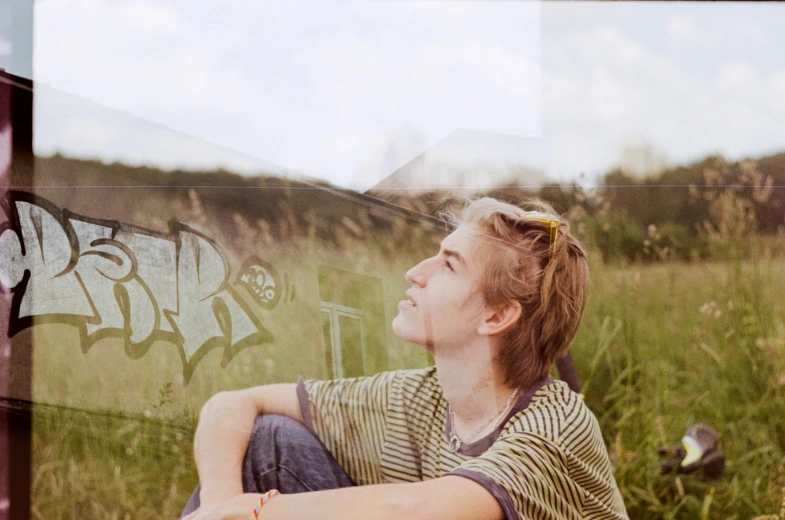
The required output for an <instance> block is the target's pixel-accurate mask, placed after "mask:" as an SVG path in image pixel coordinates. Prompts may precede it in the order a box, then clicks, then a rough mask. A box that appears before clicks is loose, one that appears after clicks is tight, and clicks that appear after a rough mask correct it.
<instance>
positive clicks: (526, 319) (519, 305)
mask: <svg viewBox="0 0 785 520" xmlns="http://www.w3.org/2000/svg"><path fill="white" fill-rule="evenodd" d="M535 206H536V210H535V211H525V210H523V209H521V208H519V207H517V206H513V205H510V204H506V203H502V202H499V201H497V200H494V199H490V198H482V199H478V200H475V201H472V202H470V203H468V204H467V205H466V207H465V208H464V209H463V211H462V212H461V213H460V214H458V215H453V216H452V217H451V218H450V221H451V223H452V225H453V229H454V231H452V233H450V234H449V236H447V237H446V238H445V239H444V240H443V241H442V243H441V248H440V250H439V251H438V253H437V254H436V255H434V256H432V257H430V258H428V259H426V260H423V261H422V262H421V263H419V264H418V265H416V266H415V267H413V268H412V269H410V270H409V271H408V272H407V273H406V278H407V280H408V281H409V282H410V283H411V288H410V289H409V290H407V291H406V295H405V299H404V300H403V301H401V302H400V304H399V312H398V315H397V316H396V317H395V319H394V320H393V323H392V327H393V331H394V332H395V334H396V335H397V336H399V337H400V338H403V339H405V340H408V341H412V342H414V343H417V344H419V345H422V346H423V347H424V348H425V349H426V350H427V351H428V352H429V353H430V354H431V355H432V356H433V359H434V361H435V366H433V367H430V368H425V369H416V370H397V371H392V372H384V373H380V374H376V375H373V376H370V377H361V378H353V379H341V380H332V381H303V380H302V379H301V380H300V381H299V382H298V383H297V384H277V385H266V386H261V387H256V388H250V389H246V390H239V391H234V392H221V393H219V394H217V395H215V396H214V397H212V398H211V399H210V400H209V401H208V402H207V404H205V406H204V408H203V409H202V413H201V416H200V422H199V426H198V428H197V430H196V437H195V443H194V453H195V458H196V463H197V469H198V473H199V479H200V483H201V485H200V488H197V490H196V492H195V493H194V495H193V496H192V497H191V500H190V501H189V503H188V505H187V506H186V510H185V511H184V513H183V514H184V515H187V516H185V518H187V519H188V520H206V519H219V518H220V519H230V518H231V519H233V518H242V519H243V520H247V519H248V518H258V519H263V520H275V519H282V520H307V519H312V520H352V519H363V520H367V519H368V518H373V519H378V520H384V519H391V520H392V519H395V520H402V519H403V520H420V519H422V520H440V519H444V520H502V519H507V520H518V519H536V520H540V519H578V518H585V519H626V518H627V513H626V511H625V507H624V503H623V502H622V499H621V495H620V493H619V490H618V488H617V486H616V482H615V480H614V478H613V472H612V467H611V464H610V461H609V458H608V453H607V450H606V447H605V444H604V442H603V438H602V435H601V433H600V428H599V425H598V423H597V420H596V418H595V417H594V415H593V414H592V413H591V411H590V410H589V409H588V408H587V407H586V406H585V405H584V403H583V401H582V399H581V397H580V396H579V395H578V394H576V393H574V392H572V391H571V390H570V389H569V388H568V387H567V385H566V384H565V383H563V382H560V381H555V380H554V379H553V378H551V376H550V375H549V374H550V371H551V368H552V366H553V364H554V362H555V361H556V360H557V359H558V358H560V357H562V356H564V355H565V354H566V352H567V349H568V346H569V343H570V341H571V340H572V338H573V337H574V335H575V332H576V330H577V329H578V325H579V323H580V320H581V316H582V314H583V309H584V305H585V302H586V286H587V282H588V264H587V262H586V254H585V252H584V250H583V248H582V247H581V245H580V244H579V243H578V241H577V240H576V239H575V238H574V237H573V236H571V235H570V233H569V227H568V225H567V224H566V223H565V222H563V221H562V220H560V219H559V218H558V217H557V216H556V215H555V214H553V212H552V210H551V209H550V208H549V207H547V206H545V205H543V204H541V203H536V204H535ZM278 492H280V494H276V493H278ZM200 504H201V506H200Z"/></svg>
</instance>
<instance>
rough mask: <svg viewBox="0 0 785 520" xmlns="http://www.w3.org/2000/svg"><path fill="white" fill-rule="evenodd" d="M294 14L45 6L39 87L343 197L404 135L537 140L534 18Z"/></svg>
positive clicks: (435, 9)
mask: <svg viewBox="0 0 785 520" xmlns="http://www.w3.org/2000/svg"><path fill="white" fill-rule="evenodd" d="M296 7H297V9H292V6H291V3H290V2H280V1H275V0H268V1H265V2H259V3H244V2H228V3H226V4H224V8H223V9H220V10H215V8H213V7H208V6H207V5H206V4H201V3H197V4H192V3H186V2H185V1H184V0H179V1H172V2H167V3H157V2H152V1H147V0H40V1H39V2H37V3H36V27H37V30H36V42H35V49H36V56H35V72H36V79H37V80H41V81H44V82H46V83H48V84H50V85H51V86H53V87H54V88H58V89H62V90H64V91H66V92H72V93H76V94H79V95H81V96H84V97H86V98H88V99H91V100H94V101H96V102H98V103H101V104H104V105H106V106H109V107H114V108H118V109H120V110H123V111H127V112H130V113H131V114H134V115H136V116H138V117H141V118H144V119H149V120H151V121H156V122H160V123H163V124H166V125H168V126H171V127H172V128H174V129H177V130H180V131H183V132H187V133H191V134H194V135H196V136H198V137H202V138H205V139H208V140H210V141H214V142H216V143H220V144H224V145H227V146H230V147H233V148H237V149H239V150H242V151H245V152H247V153H251V154H254V155H258V156H260V157H264V158H266V159H269V160H271V161H273V162H276V163H279V164H283V165H286V166H288V167H290V168H293V169H299V170H301V171H305V172H307V173H309V174H316V175H318V174H324V175H328V176H331V177H332V178H333V180H336V181H338V182H349V181H350V180H351V179H352V177H353V176H355V171H356V170H357V169H358V168H359V167H360V163H361V162H362V160H363V157H365V156H366V155H367V154H368V153H369V150H370V149H372V148H373V146H374V143H375V142H378V140H379V139H382V140H383V139H384V137H385V136H387V135H389V133H390V132H393V131H395V129H398V128H401V127H404V126H408V127H411V128H416V129H417V131H418V132H421V133H422V134H423V135H425V136H426V143H427V144H431V143H433V142H435V141H436V140H438V139H440V138H442V137H444V136H445V135H447V134H448V133H450V132H452V131H454V130H455V129H457V128H463V127H470V128H477V129H482V130H490V131H496V132H503V133H516V134H523V135H532V134H536V133H537V132H539V124H540V119H539V111H540V90H541V89H540V85H539V81H540V80H539V65H538V63H537V59H538V54H539V33H538V30H539V26H538V12H539V11H538V9H539V8H538V6H536V5H534V4H532V3H528V2H525V3H520V4H519V3H508V2H492V3H488V2H364V1H359V2H318V3H317V2H299V5H298V6H296ZM521 28H524V29H528V30H527V31H525V32H521ZM366 166H367V162H366ZM385 173H389V172H380V174H381V175H383V174H385Z"/></svg>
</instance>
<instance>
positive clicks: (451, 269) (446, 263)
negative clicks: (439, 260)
mask: <svg viewBox="0 0 785 520" xmlns="http://www.w3.org/2000/svg"><path fill="white" fill-rule="evenodd" d="M444 265H446V266H447V269H449V270H450V271H455V269H453V268H452V264H451V263H450V261H449V260H445V261H444Z"/></svg>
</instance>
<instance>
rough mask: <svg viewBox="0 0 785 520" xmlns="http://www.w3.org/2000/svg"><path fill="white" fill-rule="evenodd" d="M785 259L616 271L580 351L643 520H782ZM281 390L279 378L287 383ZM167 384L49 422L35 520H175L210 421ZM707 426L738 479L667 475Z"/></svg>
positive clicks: (36, 474) (608, 271) (603, 282)
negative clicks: (123, 408) (122, 410)
mask: <svg viewBox="0 0 785 520" xmlns="http://www.w3.org/2000/svg"><path fill="white" fill-rule="evenodd" d="M784 286H785V261H783V260H782V259H780V258H772V257H771V256H768V255H766V252H765V250H763V251H760V252H759V254H758V255H757V256H756V257H755V258H752V259H745V260H736V261H727V262H722V263H711V262H699V263H689V264H688V263H677V262H673V263H659V264H652V265H631V266H627V267H613V268H611V267H606V266H604V265H603V264H602V263H601V262H599V261H594V262H593V270H592V290H591V299H590V303H589V305H588V308H587V310H586V314H585V318H584V321H583V324H582V326H581V329H580V331H579V334H578V336H577V338H576V339H575V341H574V343H573V346H572V352H573V355H574V359H575V362H576V365H577V368H578V372H579V375H580V376H581V379H582V384H583V387H584V390H585V398H586V402H587V403H588V405H589V406H590V407H591V409H592V410H593V411H594V412H595V414H596V415H597V417H598V419H599V421H600V424H601V426H602V430H603V433H604V435H605V437H606V440H607V445H608V449H609V452H610V454H611V457H612V459H613V461H614V465H615V468H616V480H617V482H618V484H619V487H620V489H621V491H622V494H623V496H624V500H625V503H626V505H627V508H628V511H629V513H630V518H635V519H655V518H666V519H671V518H672V519H692V518H701V519H704V518H712V519H723V520H731V519H748V518H751V517H754V516H756V515H762V514H766V513H776V512H778V511H779V508H780V501H781V499H782V493H783V486H785V414H783V412H782V411H783V410H785V356H784V355H783V354H785V352H784V351H785V334H784V332H785V322H784V321H783V308H782V307H783V303H782V298H781V288H782V287H784ZM273 379H274V378H273ZM171 392H172V391H171V388H170V387H168V386H167V385H163V386H161V387H159V389H158V393H157V394H154V395H153V396H151V399H150V400H149V402H148V405H149V409H148V410H146V413H143V414H140V415H139V416H119V415H118V416H111V415H101V414H91V413H87V412H80V411H72V410H69V409H62V408H56V407H52V408H46V407H41V408H38V409H36V411H35V427H34V446H33V449H34V467H33V517H34V518H54V519H58V518H103V519H106V518H110V519H136V518H138V519H150V518H173V517H174V516H176V515H177V513H178V512H179V510H180V508H182V506H183V504H185V501H186V500H187V498H188V496H189V493H190V492H191V490H192V489H193V487H194V486H195V485H196V482H197V476H196V470H195V467H194V464H193V460H192V456H191V445H192V440H193V432H194V428H195V416H194V414H195V412H196V410H193V409H192V410H175V409H173V408H174V406H173V403H172V402H171V401H170V395H171ZM697 422H702V423H706V424H709V425H711V426H712V427H714V428H715V429H716V430H717V431H718V432H719V433H720V436H721V449H722V451H723V453H724V454H725V455H726V457H727V464H726V468H725V473H724V475H723V476H722V477H721V478H719V479H716V480H708V479H706V478H704V477H703V476H702V475H701V474H700V473H695V474H689V475H679V476H677V475H674V474H671V475H661V474H660V472H659V464H660V462H661V459H660V458H659V456H658V454H657V449H658V448H659V447H660V446H663V445H668V444H671V443H673V442H676V441H678V440H679V439H680V438H681V436H682V434H683V433H684V431H685V430H686V428H687V427H688V426H690V425H691V424H694V423H697Z"/></svg>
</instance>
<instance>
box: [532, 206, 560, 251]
mask: <svg viewBox="0 0 785 520" xmlns="http://www.w3.org/2000/svg"><path fill="white" fill-rule="evenodd" d="M524 218H525V219H526V220H533V221H535V222H542V223H543V224H547V225H548V231H549V238H550V244H551V256H553V255H554V254H556V239H558V238H559V221H558V220H557V219H555V218H553V217H552V216H550V215H548V214H547V213H542V212H540V211H527V212H526V213H525V214H524Z"/></svg>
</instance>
